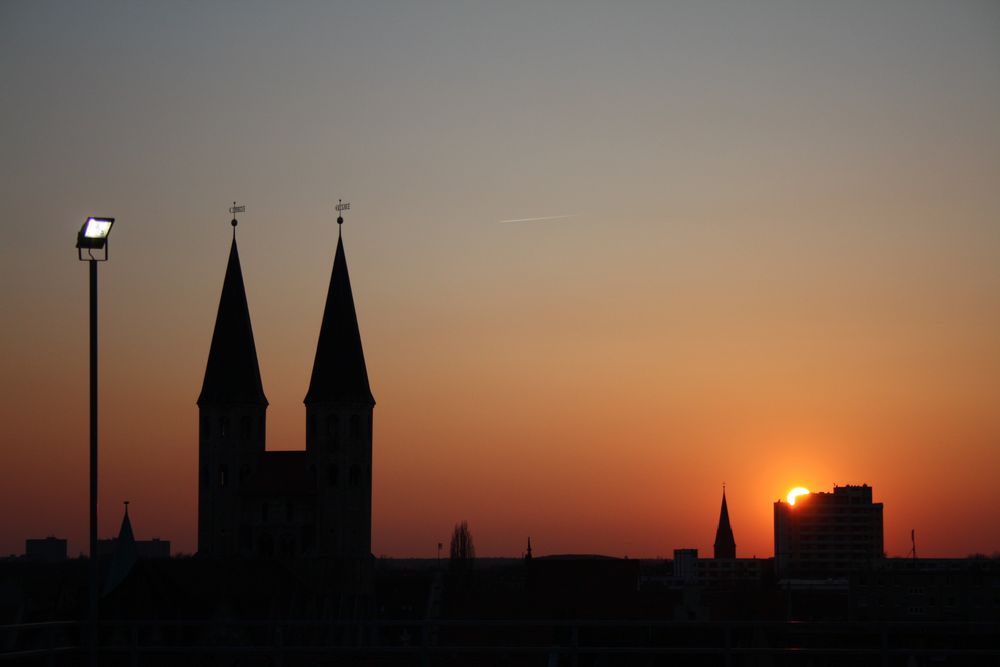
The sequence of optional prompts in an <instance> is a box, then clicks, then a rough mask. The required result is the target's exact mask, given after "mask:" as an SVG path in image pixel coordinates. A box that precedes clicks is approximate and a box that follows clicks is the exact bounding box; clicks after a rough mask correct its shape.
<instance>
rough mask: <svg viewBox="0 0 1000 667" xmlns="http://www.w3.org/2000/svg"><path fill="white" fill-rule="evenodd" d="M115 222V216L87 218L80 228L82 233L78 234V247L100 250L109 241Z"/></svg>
mask: <svg viewBox="0 0 1000 667" xmlns="http://www.w3.org/2000/svg"><path fill="white" fill-rule="evenodd" d="M113 224H115V219H114V218H95V217H93V216H91V217H89V218H87V221H86V222H84V223H83V227H81V228H80V233H79V234H77V236H76V247H77V248H78V249H80V250H85V249H86V250H100V249H101V248H103V247H104V246H105V245H107V242H108V234H110V233H111V225H113Z"/></svg>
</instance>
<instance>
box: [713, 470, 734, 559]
mask: <svg viewBox="0 0 1000 667" xmlns="http://www.w3.org/2000/svg"><path fill="white" fill-rule="evenodd" d="M715 557H716V558H736V540H735V539H734V538H733V527H732V526H731V525H730V524H729V507H728V506H727V505H726V487H725V486H723V487H722V510H720V512H719V527H718V528H717V529H716V531H715Z"/></svg>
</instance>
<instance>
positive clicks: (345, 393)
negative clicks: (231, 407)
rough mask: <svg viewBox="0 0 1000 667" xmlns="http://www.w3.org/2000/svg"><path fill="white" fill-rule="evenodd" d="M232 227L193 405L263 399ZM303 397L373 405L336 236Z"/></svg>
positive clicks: (340, 240) (249, 402)
mask: <svg viewBox="0 0 1000 667" xmlns="http://www.w3.org/2000/svg"><path fill="white" fill-rule="evenodd" d="M341 220H342V218H341ZM235 226H236V220H235V219H234V220H233V227H234V235H233V241H232V245H231V246H230V249H229V263H228V265H227V267H226V277H225V280H224V281H223V284H222V296H221V298H220V299H219V310H218V313H217V315H216V319H215V330H214V332H213V334H212V345H211V348H210V350H209V353H208V363H207V365H206V368H205V378H204V381H203V383H202V388H201V394H200V395H199V396H198V405H209V404H216V405H218V404H244V405H263V406H266V405H267V404H268V403H267V397H266V396H265V395H264V386H263V383H262V381H261V376H260V366H259V364H258V362H257V348H256V346H255V344H254V337H253V327H252V325H251V323H250V309H249V306H248V303H247V297H246V289H245V287H244V284H243V271H242V268H241V266H240V257H239V250H238V248H237V244H236V236H235ZM305 402H306V403H307V404H308V403H325V402H348V403H359V404H363V405H375V398H374V397H373V396H372V392H371V386H370V385H369V382H368V370H367V367H366V365H365V356H364V351H363V349H362V344H361V331H360V328H359V326H358V316H357V312H356V311H355V308H354V296H353V293H352V291H351V278H350V275H349V274H348V271H347V257H346V255H345V253H344V241H343V238H338V239H337V250H336V253H335V255H334V260H333V271H332V273H331V275H330V286H329V289H328V291H327V296H326V307H325V309H324V311H323V322H322V325H321V326H320V334H319V342H318V343H317V345H316V358H315V360H314V363H313V370H312V376H311V379H310V382H309V390H308V392H307V393H306V398H305Z"/></svg>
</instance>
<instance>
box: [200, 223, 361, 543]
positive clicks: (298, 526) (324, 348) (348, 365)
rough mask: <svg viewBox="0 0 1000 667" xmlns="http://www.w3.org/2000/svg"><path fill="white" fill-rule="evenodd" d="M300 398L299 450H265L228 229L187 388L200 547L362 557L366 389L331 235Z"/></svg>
mask: <svg viewBox="0 0 1000 667" xmlns="http://www.w3.org/2000/svg"><path fill="white" fill-rule="evenodd" d="M234 225H235V221H234ZM304 402H305V407H306V443H305V449H304V450H300V451H267V449H266V446H265V428H266V412H267V406H268V402H267V398H266V397H265V395H264V388H263V383H262V381H261V375H260V368H259V366H258V363H257V351H256V347H255V346H254V338H253V329H252V326H251V322H250V311H249V306H248V303H247V297H246V290H245V288H244V284H243V273H242V268H241V266H240V259H239V252H238V249H237V245H236V237H235V233H234V236H233V242H232V246H231V247H230V251H229V263H228V265H227V268H226V275H225V279H224V280H223V285H222V295H221V298H220V300H219V310H218V314H217V316H216V321H215V329H214V332H213V335H212V343H211V347H210V350H209V354H208V363H207V366H206V369H205V378H204V382H203V384H202V390H201V394H200V396H199V397H198V411H199V453H198V471H199V472H198V554H199V555H200V556H204V557H210V558H233V557H256V558H278V559H297V560H301V559H314V558H315V559H341V560H344V559H348V560H355V561H362V560H366V559H370V558H371V489H372V413H373V409H374V407H375V399H374V397H373V396H372V393H371V388H370V386H369V382H368V372H367V368H366V365H365V358H364V352H363V350H362V344H361V334H360V329H359V326H358V319H357V314H356V311H355V307H354V298H353V295H352V292H351V283H350V277H349V275H348V271H347V258H346V256H345V254H344V244H343V239H342V238H338V240H337V249H336V253H335V255H334V261H333V271H332V274H331V277H330V285H329V289H328V291H327V297H326V306H325V309H324V313H323V321H322V324H321V326H320V333H319V341H318V343H317V346H316V356H315V360H314V363H313V369H312V376H311V379H310V383H309V389H308V391H307V393H306V397H305V401H304Z"/></svg>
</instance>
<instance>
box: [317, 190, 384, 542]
mask: <svg viewBox="0 0 1000 667" xmlns="http://www.w3.org/2000/svg"><path fill="white" fill-rule="evenodd" d="M344 206H345V207H346V205H344ZM343 222H344V219H343V217H338V218H337V223H338V225H342V224H343ZM304 403H305V406H306V453H307V456H308V457H309V460H310V466H311V470H313V471H314V475H315V478H316V493H317V500H318V502H317V505H318V507H317V511H318V514H319V521H318V524H319V526H320V530H319V533H320V534H319V535H318V536H317V538H318V539H317V542H318V548H319V555H320V556H323V557H331V558H338V559H345V560H363V559H368V558H370V556H371V515H372V511H371V502H372V411H373V409H374V407H375V398H374V397H373V396H372V392H371V387H370V386H369V384H368V370H367V368H366V366H365V355H364V351H363V350H362V347H361V332H360V329H359V327H358V316H357V313H356V312H355V310H354V296H353V294H352V292H351V279H350V276H349V275H348V273H347V257H346V255H345V254H344V241H343V237H342V235H341V234H338V238H337V250H336V254H335V255H334V258H333V272H332V274H331V275H330V287H329V290H328V291H327V295H326V307H325V309H324V311H323V322H322V325H321V327H320V332H319V342H318V343H317V345H316V358H315V361H314V362H313V369H312V378H311V380H310V382H309V391H308V392H307V393H306V397H305V401H304Z"/></svg>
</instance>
